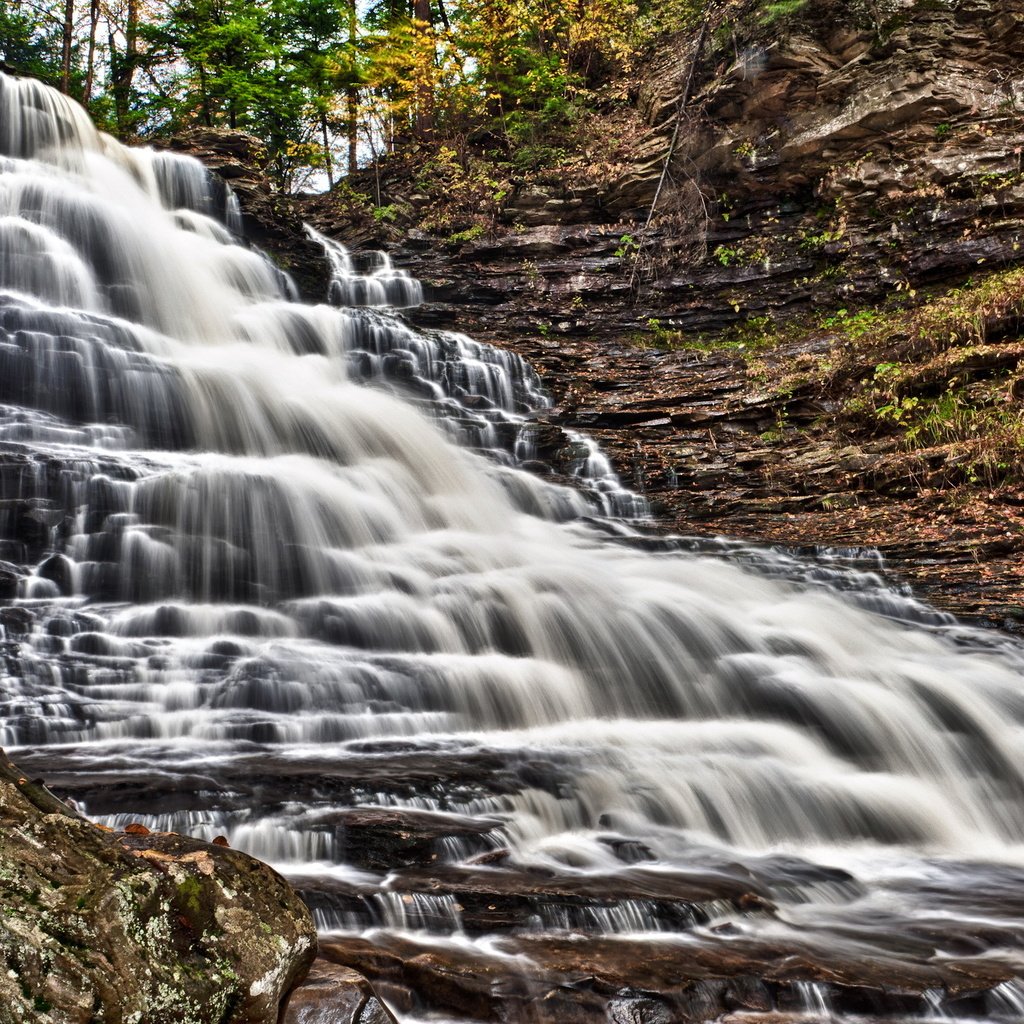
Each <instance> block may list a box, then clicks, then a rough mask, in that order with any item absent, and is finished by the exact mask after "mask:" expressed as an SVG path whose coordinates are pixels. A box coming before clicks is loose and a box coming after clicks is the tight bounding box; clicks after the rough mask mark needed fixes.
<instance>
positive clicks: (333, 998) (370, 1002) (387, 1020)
mask: <svg viewBox="0 0 1024 1024" xmlns="http://www.w3.org/2000/svg"><path fill="white" fill-rule="evenodd" d="M281 1024H395V1018H394V1017H393V1016H392V1015H391V1011H390V1010H388V1008H387V1007H386V1006H385V1005H384V1004H383V1003H382V1002H381V1001H380V999H379V998H378V997H377V994H376V992H374V990H373V986H372V985H371V984H370V983H369V982H368V981H367V980H366V978H364V977H363V976H362V975H361V974H359V973H358V972H357V971H353V970H352V969H351V968H349V967H343V966H341V965H340V964H335V963H331V962H329V961H327V960H315V961H314V962H313V966H312V967H311V968H310V970H309V974H308V975H307V977H306V979H305V981H303V982H302V983H301V984H300V985H299V986H298V987H297V988H296V989H295V991H294V992H292V994H291V996H290V997H289V999H288V1002H287V1004H286V1006H285V1009H284V1012H283V1014H282V1016H281Z"/></svg>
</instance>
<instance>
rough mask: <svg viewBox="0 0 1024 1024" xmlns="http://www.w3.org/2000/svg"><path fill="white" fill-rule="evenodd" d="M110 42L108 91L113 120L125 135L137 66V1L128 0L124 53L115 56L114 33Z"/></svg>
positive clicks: (110, 37) (118, 129)
mask: <svg viewBox="0 0 1024 1024" xmlns="http://www.w3.org/2000/svg"><path fill="white" fill-rule="evenodd" d="M109 40H110V91H111V93H113V96H114V118H115V120H116V121H117V131H118V134H119V135H122V136H123V135H126V134H127V133H128V128H129V123H128V122H129V114H130V111H131V99H132V81H133V80H134V78H135V68H136V65H137V64H138V59H139V58H138V40H139V0H128V9H127V21H126V22H125V26H124V40H125V42H124V53H122V54H121V55H120V56H118V55H117V46H116V43H115V37H114V33H113V32H111V33H110V36H109Z"/></svg>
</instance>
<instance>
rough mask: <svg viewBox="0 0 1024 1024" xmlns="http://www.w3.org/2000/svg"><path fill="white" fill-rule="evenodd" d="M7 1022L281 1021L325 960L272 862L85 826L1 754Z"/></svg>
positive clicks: (1, 1014)
mask: <svg viewBox="0 0 1024 1024" xmlns="http://www.w3.org/2000/svg"><path fill="white" fill-rule="evenodd" d="M0 886H2V893H3V899H2V903H3V916H2V920H0V953H2V956H3V964H4V970H3V971H2V972H0V1022H3V1024H8V1022H9V1024H15V1022H17V1024H25V1022H27V1021H37V1020H38V1021H44V1020H45V1021H60V1022H61V1024H79V1022H81V1024H92V1022H95V1021H105V1022H110V1024H165V1022H166V1024H172V1022H173V1024H274V1022H276V1021H277V1019H278V1009H279V1006H280V1003H281V1000H282V999H283V997H284V996H285V994H286V993H287V992H288V991H289V989H290V988H291V987H292V985H293V984H294V983H295V982H296V981H297V980H298V979H299V978H301V977H302V976H303V974H304V973H305V972H306V970H307V968H308V967H309V964H310V963H311V962H312V960H313V957H314V956H315V954H316V932H315V930H314V928H313V923H312V920H311V918H310V915H309V911H308V910H307V909H306V907H305V905H304V904H303V903H302V901H301V900H300V899H299V898H298V896H296V895H295V893H294V892H293V891H292V890H291V888H290V887H289V886H288V884H287V883H286V882H285V881H284V879H282V878H281V877H280V876H279V875H278V874H276V873H275V872H274V871H272V870H271V869H270V868H269V867H267V866H266V865H265V864H261V863H260V862H259V861H256V860H254V859H253V858H252V857H249V856H247V855H246V854H244V853H239V852H238V851H235V850H231V849H228V848H227V847H225V846H220V845H217V844H211V843H204V842H201V841H199V840H196V839H190V838H188V837H186V836H180V835H175V834H170V833H166V834H156V833H150V832H148V830H147V829H145V828H143V827H142V826H137V827H135V828H133V827H131V826H129V827H128V829H127V830H126V831H125V832H113V831H110V830H109V829H106V828H104V827H102V826H98V825H95V824H93V823H92V822H90V821H88V820H87V819H85V818H83V817H81V816H79V815H78V814H77V813H76V812H75V811H74V810H73V809H72V808H71V807H69V806H68V805H66V804H64V803H62V802H61V801H60V800H58V799H57V798H56V797H55V796H54V795H53V794H52V793H50V791H49V790H48V789H46V787H45V786H44V785H43V783H42V782H41V781H40V780H29V779H27V778H25V777H24V776H23V775H22V774H21V772H20V771H19V770H18V768H17V766H16V765H14V764H12V763H11V762H10V761H9V760H8V759H7V758H6V757H5V756H3V755H2V754H0Z"/></svg>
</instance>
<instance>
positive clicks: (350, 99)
mask: <svg viewBox="0 0 1024 1024" xmlns="http://www.w3.org/2000/svg"><path fill="white" fill-rule="evenodd" d="M358 32H359V12H358V11H357V9H356V0H350V4H349V8H348V45H349V49H350V50H351V52H352V74H351V75H350V76H349V83H348V87H347V89H346V90H345V106H346V113H347V115H348V118H347V123H346V125H345V129H346V131H347V133H348V173H349V174H355V173H356V171H357V170H358V169H359V87H358V86H357V85H356V82H355V79H356V75H355V70H356V56H355V55H356V36H357V34H358Z"/></svg>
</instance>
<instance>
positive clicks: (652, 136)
mask: <svg viewBox="0 0 1024 1024" xmlns="http://www.w3.org/2000/svg"><path fill="white" fill-rule="evenodd" d="M858 11H859V8H858V5H851V4H845V3H843V4H840V3H831V2H827V0H826V2H818V3H812V4H808V5H806V6H805V8H804V9H803V10H802V12H801V13H800V15H799V16H798V17H796V18H794V19H787V20H785V21H783V22H779V23H775V24H771V25H764V24H763V23H762V22H759V21H757V20H756V19H754V20H753V24H752V27H748V28H747V30H746V32H745V34H740V35H737V36H736V37H735V39H734V41H733V44H731V45H729V46H728V47H724V48H723V47H721V46H720V47H719V48H718V49H716V50H715V51H714V52H713V53H705V54H704V55H703V56H701V57H699V58H698V67H699V68H700V71H699V73H698V79H699V81H701V82H703V85H702V86H701V87H700V88H698V90H697V93H696V95H695V96H694V98H693V99H692V101H691V102H690V104H689V105H688V106H687V108H686V111H684V114H683V117H684V121H685V127H684V130H683V132H682V133H681V135H680V143H679V145H678V146H677V148H676V152H675V155H674V158H673V163H672V167H671V174H670V177H669V179H668V187H667V190H666V191H665V193H664V194H663V199H662V200H661V201H660V204H659V209H661V210H662V211H663V212H664V213H665V214H666V216H665V218H663V220H662V221H661V222H660V223H659V221H658V220H657V219H656V220H655V224H654V227H653V229H652V230H651V231H650V233H649V235H648V237H647V238H646V239H644V238H643V237H642V236H641V235H640V234H639V232H640V228H641V225H642V222H643V219H644V218H645V216H646V213H647V209H648V207H649V205H650V203H651V201H652V199H653V197H654V194H655V191H656V189H657V184H658V179H659V176H660V173H661V170H662V158H663V156H664V154H665V151H666V149H667V145H668V138H669V135H670V133H671V131H672V128H673V127H674V122H675V118H676V115H677V112H678V106H679V99H680V96H679V93H680V91H681V89H682V82H683V80H684V78H685V73H686V70H687V68H688V65H689V61H690V59H691V58H692V56H693V55H692V49H693V41H692V40H680V43H679V47H678V48H677V49H676V51H675V52H674V53H673V54H672V56H670V57H664V58H663V59H662V61H661V63H660V64H656V65H655V66H654V68H653V70H652V72H651V74H650V76H649V77H648V79H647V80H646V81H645V83H644V84H643V86H642V87H641V88H640V89H639V95H638V98H637V109H638V112H639V114H640V115H641V116H642V117H643V118H644V119H645V121H646V124H647V130H646V134H643V135H641V136H640V138H639V139H638V141H637V142H636V144H635V147H634V149H633V151H632V160H631V161H630V162H629V163H627V164H625V165H620V166H619V168H618V170H619V173H618V174H617V175H616V176H615V177H613V178H611V179H609V180H607V181H606V182H605V183H604V184H603V185H600V184H595V183H593V182H587V183H582V184H580V183H574V182H573V181H572V180H571V177H570V180H569V181H565V180H560V178H559V175H558V174H551V175H550V176H548V178H547V179H544V177H543V176H542V181H541V183H540V184H537V183H532V184H530V185H529V186H528V187H524V188H522V189H520V190H519V192H518V193H517V194H516V195H514V196H513V197H512V198H511V199H510V200H509V203H508V206H507V207H506V208H505V210H504V211H503V213H502V218H501V219H502V221H503V222H504V225H505V228H506V229H508V233H507V234H505V233H502V232H499V234H498V235H497V237H495V238H489V239H481V240H479V241H476V242H472V243H469V244H466V245H463V246H462V247H461V248H460V249H459V250H458V251H457V252H455V253H454V254H453V256H452V257H451V258H450V259H446V260H445V261H444V262H443V263H440V261H438V260H437V259H436V257H435V255H434V251H433V244H432V243H431V242H430V240H428V239H427V238H426V237H425V236H422V235H420V234H417V233H415V232H413V233H412V234H411V235H409V236H408V237H407V238H406V240H405V242H404V244H403V245H402V246H401V253H400V255H401V257H402V259H403V264H404V265H406V266H408V268H409V269H410V270H411V271H412V272H413V273H414V274H415V275H417V276H419V277H421V278H422V279H423V280H424V281H425V282H426V283H427V284H428V285H432V286H433V288H434V298H435V300H436V301H435V303H434V305H433V306H432V307H431V309H430V310H429V311H428V312H427V313H426V314H425V318H426V319H429V320H430V321H432V322H435V323H438V324H444V325H448V324H450V323H454V322H459V323H461V324H463V325H464V324H465V316H466V315H467V313H468V314H469V315H474V314H475V318H476V320H477V321H478V323H479V327H478V329H485V330H494V331H495V332H496V333H499V334H508V335H512V334H515V333H522V332H528V333H530V334H536V333H537V332H538V328H540V330H542V331H549V332H550V333H551V334H553V335H558V334H563V335H564V334H572V333H586V332H589V331H592V330H593V329H594V328H595V326H599V327H600V329H601V330H602V331H603V332H604V333H605V334H607V333H608V332H609V330H615V329H619V330H622V331H632V330H636V329H637V328H641V329H642V328H643V327H644V326H645V324H646V321H647V320H648V318H650V317H657V318H659V319H660V320H661V321H662V323H663V324H664V323H670V324H671V325H672V326H674V327H678V328H680V329H684V330H692V331H708V332H713V331H717V330H721V329H723V328H725V327H728V326H729V325H730V324H734V323H737V322H742V321H743V320H745V319H747V318H748V317H750V316H757V315H764V314H766V313H772V314H774V315H782V316H789V315H792V314H794V313H797V312H803V311H808V310H815V309H819V308H825V307H834V306H836V305H837V304H838V305H842V304H844V303H846V302H849V301H855V300H860V301H877V300H879V299H882V298H884V297H886V296H887V295H889V294H891V293H892V291H893V290H894V289H895V288H897V287H898V286H900V285H904V286H906V285H908V284H909V285H913V286H917V285H923V284H929V283H936V282H942V281H948V280H950V279H958V278H962V277H964V276H966V275H969V274H971V273H972V272H975V271H976V270H978V269H979V268H980V269H982V270H985V269H991V268H992V267H993V266H996V265H1002V264H1007V263H1016V262H1018V261H1019V260H1020V259H1021V249H1020V241H1021V237H1020V236H1021V228H1020V214H1021V213H1022V212H1024V174H1022V170H1024V163H1022V156H1021V153H1022V147H1024V121H1022V117H1021V114H1022V111H1024V74H1022V72H1021V66H1020V59H1021V57H1022V56H1024V4H1021V3H1019V2H1015V0H1011V2H1009V3H994V2H991V0H964V2H950V3H946V2H937V0H918V2H913V3H907V2H904V3H899V4H890V5H889V8H888V14H887V16H885V17H883V18H882V19H881V20H880V22H873V21H872V20H871V19H870V18H868V17H867V16H866V15H861V14H859V13H858ZM669 49H670V48H666V50H669ZM688 50H689V51H690V52H688ZM697 193H699V196H700V198H699V200H698V199H696V198H695V197H696V195H697ZM680 206H682V207H686V208H688V211H689V212H686V211H685V210H684V214H685V215H684V216H683V217H682V219H681V220H680V219H679V218H678V217H673V216H670V214H671V213H673V211H678V209H679V207H680ZM695 206H699V215H694V211H693V208H694V207H695ZM311 212H312V213H313V214H314V216H317V217H319V219H321V220H322V221H323V222H325V224H326V226H327V227H331V224H330V223H329V222H330V221H331V214H330V210H329V206H328V207H323V206H321V205H320V204H314V205H313V207H312V210H311ZM333 226H334V227H335V228H336V229H337V230H339V231H342V232H343V231H344V230H345V228H346V225H344V224H335V225H333ZM641 243H642V244H643V245H642V251H641V252H640V256H639V262H640V266H639V267H638V269H637V273H634V272H633V263H634V261H635V260H636V258H637V248H638V246H639V245H640V244H641ZM695 246H696V247H697V248H698V249H700V248H703V251H704V254H705V256H704V258H703V259H698V260H697V261H696V262H695V263H694V262H692V260H691V259H690V257H691V256H692V255H693V251H694V248H695ZM641 285H643V287H640V286H641Z"/></svg>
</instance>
